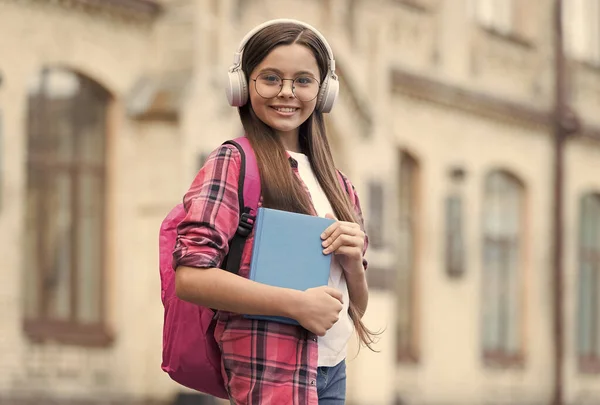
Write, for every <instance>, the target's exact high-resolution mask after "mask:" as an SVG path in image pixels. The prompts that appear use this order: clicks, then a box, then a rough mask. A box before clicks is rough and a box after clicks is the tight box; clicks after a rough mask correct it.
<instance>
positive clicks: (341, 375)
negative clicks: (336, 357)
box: [317, 360, 346, 405]
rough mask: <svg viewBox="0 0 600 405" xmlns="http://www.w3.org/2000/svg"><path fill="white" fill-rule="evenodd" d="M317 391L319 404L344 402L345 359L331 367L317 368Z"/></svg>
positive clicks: (341, 404)
mask: <svg viewBox="0 0 600 405" xmlns="http://www.w3.org/2000/svg"><path fill="white" fill-rule="evenodd" d="M317 393H318V396H319V405H343V404H345V403H346V361H345V360H342V361H341V362H340V363H339V364H338V365H336V366H333V367H319V368H318V369H317Z"/></svg>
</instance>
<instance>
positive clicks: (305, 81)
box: [296, 76, 317, 86]
mask: <svg viewBox="0 0 600 405" xmlns="http://www.w3.org/2000/svg"><path fill="white" fill-rule="evenodd" d="M316 83H317V81H316V80H315V79H313V78H312V77H310V76H301V77H298V78H296V84H298V85H300V86H311V85H314V84H316Z"/></svg>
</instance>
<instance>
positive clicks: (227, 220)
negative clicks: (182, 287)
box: [173, 145, 241, 268]
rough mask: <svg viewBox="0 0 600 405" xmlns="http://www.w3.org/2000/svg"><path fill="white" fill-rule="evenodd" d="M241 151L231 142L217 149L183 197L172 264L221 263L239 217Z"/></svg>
mask: <svg viewBox="0 0 600 405" xmlns="http://www.w3.org/2000/svg"><path fill="white" fill-rule="evenodd" d="M240 165H241V156H240V152H239V151H238V150H237V148H235V147H234V146H232V145H222V146H221V147H219V148H217V149H216V150H214V151H213V152H212V153H211V154H210V156H209V157H208V159H207V161H206V163H205V164H204V166H203V167H202V169H200V171H199V172H198V174H197V175H196V178H195V179H194V181H193V182H192V185H191V186H190V188H189V190H188V191H187V193H186V194H185V196H184V197H183V206H184V208H185V211H186V216H185V218H184V219H183V221H182V222H181V223H180V224H179V226H178V227H177V243H176V245H175V249H174V251H173V265H174V267H173V268H177V266H189V267H202V268H211V267H219V265H220V264H221V262H222V261H223V258H224V257H225V256H226V255H227V252H228V250H229V240H230V239H231V238H232V237H233V236H234V234H235V232H236V230H237V226H238V218H239V202H238V180H239V174H240Z"/></svg>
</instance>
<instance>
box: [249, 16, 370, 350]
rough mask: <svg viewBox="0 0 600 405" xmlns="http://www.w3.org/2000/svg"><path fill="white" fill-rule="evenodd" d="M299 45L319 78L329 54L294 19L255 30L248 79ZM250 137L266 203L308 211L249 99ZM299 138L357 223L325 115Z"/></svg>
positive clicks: (342, 211) (364, 338) (322, 180)
mask: <svg viewBox="0 0 600 405" xmlns="http://www.w3.org/2000/svg"><path fill="white" fill-rule="evenodd" d="M291 44H299V45H303V46H305V47H307V48H308V49H310V50H311V51H312V53H313V54H314V56H315V59H316V60H317V65H318V67H319V73H320V82H321V83H323V81H324V80H325V77H326V75H327V71H328V54H327V49H326V48H325V46H324V44H323V43H322V42H321V40H320V39H319V38H318V36H317V35H315V33H314V32H312V31H311V30H309V29H307V28H305V27H303V26H301V25H298V24H294V23H280V24H276V25H271V26H267V27H265V28H263V29H262V30H261V31H259V32H257V33H256V34H255V35H254V36H253V37H252V38H250V40H249V41H248V42H247V44H246V46H245V47H244V52H243V55H242V70H243V72H244V74H245V76H246V80H247V81H248V83H249V82H250V79H249V78H250V73H251V72H252V71H253V70H254V69H255V68H256V66H258V65H259V64H260V63H261V62H262V60H263V59H264V58H265V57H267V55H268V54H269V52H271V51H272V50H273V49H274V48H275V47H277V46H280V45H291ZM239 114H240V118H241V121H242V125H243V126H244V130H245V132H246V136H247V137H248V140H249V141H250V144H251V145H252V148H253V149H254V151H255V154H256V160H257V163H258V170H259V174H260V182H261V191H262V195H263V206H264V207H269V208H274V209H279V210H285V211H291V212H298V213H303V214H309V213H311V212H312V203H311V201H310V198H309V196H308V195H307V193H306V192H305V190H304V188H303V187H302V184H301V183H300V181H299V180H298V178H297V177H296V176H295V175H294V174H293V172H292V171H291V170H290V163H289V161H288V159H287V154H286V151H285V148H284V146H283V144H282V142H281V141H280V138H279V137H278V136H277V134H276V133H275V131H274V130H273V129H272V128H271V127H269V126H268V125H266V124H265V123H263V122H262V121H261V120H260V119H259V118H258V117H257V116H256V114H255V113H254V110H253V109H252V106H251V105H250V101H248V102H247V103H246V104H245V105H244V106H242V107H240V108H239ZM299 143H300V147H301V149H302V152H303V153H305V154H306V155H307V156H308V159H309V161H310V165H311V167H312V170H313V172H314V173H315V176H316V178H317V180H318V181H319V184H320V185H321V187H322V188H323V191H324V192H325V195H326V196H327V199H328V200H329V202H330V204H331V206H332V208H333V210H334V212H335V215H336V217H337V218H338V219H339V220H341V221H348V222H356V223H359V218H358V216H357V214H356V212H355V210H354V209H353V207H352V204H351V202H350V200H349V198H348V195H347V193H346V192H345V191H344V190H343V189H342V186H341V185H340V183H339V181H338V178H337V173H336V169H335V164H334V162H333V157H332V155H331V150H330V148H329V142H328V141H327V135H326V133H325V122H324V120H323V114H322V113H321V112H318V111H317V110H315V111H314V112H313V113H312V114H311V116H310V117H309V118H308V119H307V120H306V121H305V122H304V123H302V125H301V126H300V129H299ZM349 313H350V318H351V319H352V322H353V323H354V326H355V329H356V331H357V335H358V338H359V339H360V342H361V343H362V344H364V345H366V346H367V347H369V348H370V349H371V350H374V349H373V346H372V345H373V343H374V342H375V339H374V337H375V335H376V333H373V332H371V331H370V330H369V329H367V328H366V327H365V325H364V324H363V323H362V321H361V317H362V315H363V314H362V313H359V311H358V310H357V308H356V306H355V305H354V304H353V303H352V302H350V305H349Z"/></svg>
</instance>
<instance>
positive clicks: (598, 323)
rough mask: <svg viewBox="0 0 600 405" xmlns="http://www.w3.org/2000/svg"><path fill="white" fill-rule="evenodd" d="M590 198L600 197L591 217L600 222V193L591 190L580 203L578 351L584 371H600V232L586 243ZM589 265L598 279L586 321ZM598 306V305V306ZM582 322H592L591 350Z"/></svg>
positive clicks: (595, 278) (580, 365)
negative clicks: (585, 345)
mask: <svg viewBox="0 0 600 405" xmlns="http://www.w3.org/2000/svg"><path fill="white" fill-rule="evenodd" d="M587 199H591V200H596V201H595V202H593V203H592V204H594V203H595V204H597V205H598V206H597V207H596V208H595V209H596V210H597V212H593V211H592V212H590V216H594V218H595V220H596V221H597V223H598V224H600V192H595V193H594V192H590V193H586V194H584V195H583V196H581V198H580V202H579V224H578V227H579V238H578V242H577V254H578V271H577V275H578V276H577V284H578V289H579V291H578V294H577V296H578V297H579V299H578V302H577V309H576V311H577V315H576V318H575V319H576V323H577V327H576V330H577V338H576V348H575V350H576V354H577V362H578V368H579V372H581V373H583V374H600V319H599V318H600V232H596V234H595V236H594V237H595V238H596V239H597V240H596V241H595V242H596V245H595V246H587V244H586V243H584V242H585V241H584V226H583V224H584V223H588V221H590V217H588V216H586V215H585V214H586V201H587ZM584 264H585V265H589V266H590V269H591V272H592V277H593V278H594V281H595V285H594V284H592V285H593V286H592V292H591V294H592V297H591V299H592V301H593V302H592V304H591V305H592V308H590V311H591V312H592V313H591V314H590V318H589V319H586V320H583V319H582V317H583V309H582V307H581V304H582V300H583V296H582V294H581V293H582V291H581V289H582V287H583V285H582V283H583V276H582V272H583V268H584ZM594 305H595V308H594ZM582 322H589V323H590V324H591V326H590V330H589V332H590V333H591V336H590V337H589V338H590V339H591V340H592V342H591V344H592V345H593V346H595V348H592V349H591V350H592V351H591V352H590V353H583V352H582V347H581V339H582V337H581V333H582V328H581V324H582Z"/></svg>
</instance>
